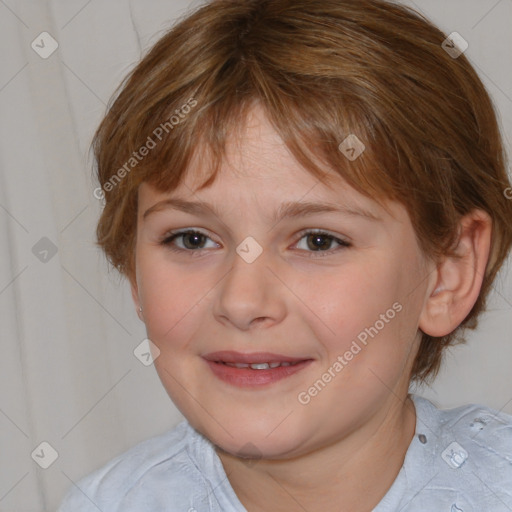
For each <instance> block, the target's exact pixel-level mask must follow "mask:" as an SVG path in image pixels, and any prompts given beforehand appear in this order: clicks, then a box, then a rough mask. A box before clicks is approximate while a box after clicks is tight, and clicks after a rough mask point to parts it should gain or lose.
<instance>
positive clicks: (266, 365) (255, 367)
mask: <svg viewBox="0 0 512 512" xmlns="http://www.w3.org/2000/svg"><path fill="white" fill-rule="evenodd" d="M249 366H250V367H251V368H252V369H253V370H268V369H269V368H270V364H269V363H254V364H250V365H249Z"/></svg>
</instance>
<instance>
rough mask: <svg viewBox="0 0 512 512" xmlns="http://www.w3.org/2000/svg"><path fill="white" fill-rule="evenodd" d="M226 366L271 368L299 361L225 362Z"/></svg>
mask: <svg viewBox="0 0 512 512" xmlns="http://www.w3.org/2000/svg"><path fill="white" fill-rule="evenodd" d="M224 364H225V365H226V366H230V367H231V368H239V369H242V368H251V369H252V370H269V369H272V368H278V367H279V366H293V365H295V364H297V363H289V362H288V361H283V362H282V363H280V362H278V361H274V362H272V363H250V364H249V363H226V362H225V363H224Z"/></svg>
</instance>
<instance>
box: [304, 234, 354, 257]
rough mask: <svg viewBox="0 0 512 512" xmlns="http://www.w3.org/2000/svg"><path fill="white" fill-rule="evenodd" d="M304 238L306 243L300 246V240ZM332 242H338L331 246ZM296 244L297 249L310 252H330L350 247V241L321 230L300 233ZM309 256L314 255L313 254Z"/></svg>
mask: <svg viewBox="0 0 512 512" xmlns="http://www.w3.org/2000/svg"><path fill="white" fill-rule="evenodd" d="M304 239H305V240H306V243H305V244H302V247H300V245H301V241H302V240H304ZM333 243H334V244H338V247H336V246H335V247H334V248H333ZM304 245H305V246H304ZM297 246H298V248H299V249H301V250H305V251H306V252H310V253H331V252H336V251H337V250H340V249H343V248H347V247H350V243H348V242H346V241H345V240H341V239H339V238H337V237H335V236H334V235H331V234H329V233H325V232H323V231H307V232H304V233H302V237H301V238H300V240H299V243H298V244H297ZM311 256H314V254H312V255H311Z"/></svg>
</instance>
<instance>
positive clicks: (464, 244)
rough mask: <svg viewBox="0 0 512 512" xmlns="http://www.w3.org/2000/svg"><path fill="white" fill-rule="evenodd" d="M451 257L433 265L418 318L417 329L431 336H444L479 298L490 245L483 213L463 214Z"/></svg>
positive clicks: (488, 220) (489, 227)
mask: <svg viewBox="0 0 512 512" xmlns="http://www.w3.org/2000/svg"><path fill="white" fill-rule="evenodd" d="M459 227H460V232H459V238H458V240H457V245H456V247H455V250H454V251H453V255H446V256H444V257H443V258H442V259H441V260H440V261H439V262H438V263H437V265H436V269H435V271H434V274H433V276H432V277H433V279H432V284H431V285H430V287H429V289H428V291H427V293H428V296H427V298H426V301H425V305H424V308H423V310H422V313H421V315H420V321H419V328H420V329H421V330H422V331H423V332H424V333H425V334H428V335H430V336H434V337H440V336H446V335H447V334H450V333H451V332H453V331H454V330H455V329H456V328H457V327H458V326H459V325H460V324H461V323H462V322H463V321H464V319H465V318H466V316H467V315H468V314H469V312H470V311H471V309H472V307H473V306H474V304H475V302H476V301H477V299H478V295H479V293H480V289H481V287H482V282H483V278H484V276H485V269H486V266H487V261H488V259H489V251H490V245H491V232H492V220H491V218H490V217H489V215H488V214H487V213H485V212H484V211H482V210H474V211H472V212H470V213H469V214H467V215H465V216H464V217H463V218H462V219H461V221H460V223H459Z"/></svg>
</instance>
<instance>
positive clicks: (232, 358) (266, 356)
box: [203, 350, 311, 364]
mask: <svg viewBox="0 0 512 512" xmlns="http://www.w3.org/2000/svg"><path fill="white" fill-rule="evenodd" d="M203 358H204V359H206V360H207V361H214V362H223V363H247V364H250V363H269V362H274V361H275V362H281V363H285V362H288V363H298V362H300V361H306V360H309V359H311V358H310V357H290V356H284V355H282V354H273V353H271V352H247V353H242V352H234V351H232V350H221V351H218V352H210V353H209V354H205V355H204V356H203Z"/></svg>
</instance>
